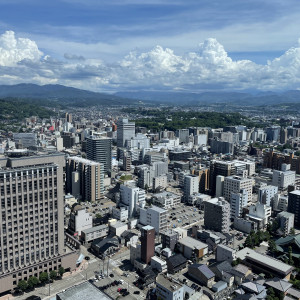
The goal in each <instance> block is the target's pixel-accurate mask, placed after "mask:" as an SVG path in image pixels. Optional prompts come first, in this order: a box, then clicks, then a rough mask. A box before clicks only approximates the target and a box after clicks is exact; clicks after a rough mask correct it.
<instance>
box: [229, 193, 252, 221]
mask: <svg viewBox="0 0 300 300" xmlns="http://www.w3.org/2000/svg"><path fill="white" fill-rule="evenodd" d="M247 205H248V192H247V191H246V190H241V191H240V193H231V200H230V210H231V218H234V217H237V218H240V217H241V216H242V213H243V208H244V207H246V206H247Z"/></svg>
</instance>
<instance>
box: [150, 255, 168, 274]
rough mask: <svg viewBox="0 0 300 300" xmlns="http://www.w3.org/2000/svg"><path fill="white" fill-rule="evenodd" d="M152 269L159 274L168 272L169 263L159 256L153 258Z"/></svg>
mask: <svg viewBox="0 0 300 300" xmlns="http://www.w3.org/2000/svg"><path fill="white" fill-rule="evenodd" d="M150 265H151V268H152V269H154V270H157V271H158V272H159V273H165V272H167V263H166V261H164V260H162V259H161V258H159V257H157V256H152V257H151V263H150Z"/></svg>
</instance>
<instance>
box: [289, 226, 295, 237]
mask: <svg viewBox="0 0 300 300" xmlns="http://www.w3.org/2000/svg"><path fill="white" fill-rule="evenodd" d="M295 234H296V232H295V228H294V227H292V228H291V230H290V235H295Z"/></svg>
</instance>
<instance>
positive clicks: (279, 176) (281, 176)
mask: <svg viewBox="0 0 300 300" xmlns="http://www.w3.org/2000/svg"><path fill="white" fill-rule="evenodd" d="M295 178H296V173H295V171H290V165H287V164H282V167H281V171H278V170H274V171H273V176H272V185H275V186H277V187H278V188H279V189H286V188H287V187H288V186H289V185H294V184H295Z"/></svg>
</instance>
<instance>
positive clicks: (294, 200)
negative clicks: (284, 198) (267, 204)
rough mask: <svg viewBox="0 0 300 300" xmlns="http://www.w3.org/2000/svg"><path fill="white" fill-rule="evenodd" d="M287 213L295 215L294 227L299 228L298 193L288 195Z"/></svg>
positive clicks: (299, 198) (299, 194)
mask: <svg viewBox="0 0 300 300" xmlns="http://www.w3.org/2000/svg"><path fill="white" fill-rule="evenodd" d="M288 212H290V213H292V214H294V215H295V226H296V227H299V226H300V191H299V190H297V191H293V192H290V193H289V200H288Z"/></svg>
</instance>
